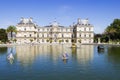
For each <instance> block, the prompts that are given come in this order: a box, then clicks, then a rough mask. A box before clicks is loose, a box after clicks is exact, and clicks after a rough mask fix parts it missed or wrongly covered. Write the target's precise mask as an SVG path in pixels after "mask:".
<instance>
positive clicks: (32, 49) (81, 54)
mask: <svg viewBox="0 0 120 80" xmlns="http://www.w3.org/2000/svg"><path fill="white" fill-rule="evenodd" d="M65 52H67V53H68V55H69V58H73V59H75V60H77V61H78V62H80V63H81V62H83V63H84V62H87V61H89V60H91V59H92V58H93V45H81V47H80V48H69V47H67V46H66V45H39V46H16V57H17V60H18V61H20V63H21V64H22V65H23V66H28V65H31V64H33V62H34V61H35V60H36V58H40V59H42V60H51V61H52V62H53V63H54V64H57V63H58V61H59V60H62V54H63V53H65ZM71 60H72V59H71ZM68 61H69V60H68ZM63 62H64V61H63Z"/></svg>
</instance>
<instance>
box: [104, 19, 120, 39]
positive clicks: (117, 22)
mask: <svg viewBox="0 0 120 80" xmlns="http://www.w3.org/2000/svg"><path fill="white" fill-rule="evenodd" d="M104 34H105V35H106V36H108V37H109V38H110V39H111V40H113V41H116V40H120V19H114V21H113V22H112V23H111V24H110V26H108V27H107V28H106V29H105V32H104Z"/></svg>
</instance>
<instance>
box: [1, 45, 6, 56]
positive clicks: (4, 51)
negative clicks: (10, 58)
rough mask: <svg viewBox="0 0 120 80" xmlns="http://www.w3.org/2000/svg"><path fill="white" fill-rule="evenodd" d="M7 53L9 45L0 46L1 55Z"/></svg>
mask: <svg viewBox="0 0 120 80" xmlns="http://www.w3.org/2000/svg"><path fill="white" fill-rule="evenodd" d="M5 53H7V47H1V48H0V55H2V54H5Z"/></svg>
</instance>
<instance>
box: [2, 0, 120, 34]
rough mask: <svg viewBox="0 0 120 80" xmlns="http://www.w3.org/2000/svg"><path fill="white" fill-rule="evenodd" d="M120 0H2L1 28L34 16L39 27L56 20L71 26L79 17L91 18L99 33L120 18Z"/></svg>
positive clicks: (90, 20) (96, 31)
mask: <svg viewBox="0 0 120 80" xmlns="http://www.w3.org/2000/svg"><path fill="white" fill-rule="evenodd" d="M119 8H120V0H0V28H7V27H8V26H9V25H16V24H17V23H18V22H19V21H20V18H21V17H24V18H29V17H32V18H33V21H34V22H36V24H38V25H39V26H45V25H49V24H50V23H51V22H53V21H54V20H56V21H57V22H59V23H60V25H65V26H69V25H72V24H73V22H77V19H78V18H81V19H86V18H88V19H89V22H90V23H91V24H92V25H94V31H95V33H102V32H104V29H105V28H106V27H107V26H108V25H109V24H110V23H112V22H113V20H114V19H115V18H120V9H119Z"/></svg>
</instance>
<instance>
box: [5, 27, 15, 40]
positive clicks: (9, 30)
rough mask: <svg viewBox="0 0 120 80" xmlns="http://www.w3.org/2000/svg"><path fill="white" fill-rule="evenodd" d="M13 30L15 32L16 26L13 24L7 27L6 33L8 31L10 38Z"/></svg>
mask: <svg viewBox="0 0 120 80" xmlns="http://www.w3.org/2000/svg"><path fill="white" fill-rule="evenodd" d="M13 32H15V33H17V30H16V27H15V26H9V27H8V28H7V33H10V35H11V40H12V39H13Z"/></svg>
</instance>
